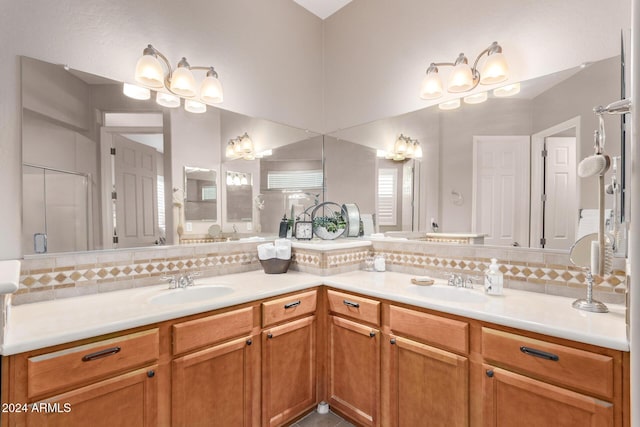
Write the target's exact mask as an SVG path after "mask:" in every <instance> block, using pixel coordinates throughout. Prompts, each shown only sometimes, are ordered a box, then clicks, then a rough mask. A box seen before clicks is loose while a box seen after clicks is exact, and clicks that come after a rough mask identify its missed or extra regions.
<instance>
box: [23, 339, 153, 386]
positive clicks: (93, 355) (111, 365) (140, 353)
mask: <svg viewBox="0 0 640 427" xmlns="http://www.w3.org/2000/svg"><path fill="white" fill-rule="evenodd" d="M158 337H159V335H158V329H152V330H149V331H144V332H138V333H135V334H130V335H125V336H122V337H118V338H113V339H110V340H104V341H99V342H95V343H92V344H86V345H81V346H78V347H72V348H68V349H65V350H60V351H56V352H53V353H47V354H43V355H40V356H35V357H30V358H29V359H28V360H27V378H28V395H29V397H30V398H31V397H34V396H41V395H44V394H47V393H51V392H53V391H56V390H60V389H64V388H68V387H71V386H75V385H80V384H85V383H89V382H92V381H95V380H98V379H101V378H104V377H106V376H108V375H109V374H113V373H115V372H123V371H125V370H127V369H130V368H134V367H138V366H141V365H144V364H146V363H151V362H155V361H156V360H158V354H159V338H158Z"/></svg>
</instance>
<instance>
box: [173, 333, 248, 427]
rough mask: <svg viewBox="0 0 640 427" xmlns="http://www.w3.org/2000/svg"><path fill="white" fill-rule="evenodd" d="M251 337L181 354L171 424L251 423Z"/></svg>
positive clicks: (175, 373) (176, 366)
mask: <svg viewBox="0 0 640 427" xmlns="http://www.w3.org/2000/svg"><path fill="white" fill-rule="evenodd" d="M253 344H254V343H253V338H252V337H243V338H240V339H236V340H233V341H230V342H226V343H223V344H219V345H214V346H211V347H209V348H207V349H204V350H200V351H197V352H195V353H192V354H189V355H186V356H182V357H179V358H177V359H175V360H173V362H172V385H171V394H172V425H173V426H174V427H179V426H185V427H186V426H189V427H191V426H193V427H196V426H210V425H212V421H213V420H224V424H225V425H233V426H239V427H241V426H250V425H251V423H252V416H251V415H252V414H251V411H252V399H253V398H254V394H253V382H252V378H253V373H252V370H253V369H256V367H254V364H253V363H252V360H253V357H252V353H253V352H254V351H255V348H256V346H255V345H253Z"/></svg>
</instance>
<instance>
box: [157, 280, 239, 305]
mask: <svg viewBox="0 0 640 427" xmlns="http://www.w3.org/2000/svg"><path fill="white" fill-rule="evenodd" d="M233 291H234V290H233V288H231V287H229V286H220V285H213V286H195V287H188V288H181V289H171V290H166V291H164V292H163V293H161V294H160V295H155V296H153V297H151V298H149V302H150V303H151V304H157V305H173V304H186V303H189V302H196V301H203V300H208V299H212V298H218V297H222V296H225V295H229V294H230V293H232V292H233Z"/></svg>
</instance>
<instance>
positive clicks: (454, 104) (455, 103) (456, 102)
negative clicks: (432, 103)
mask: <svg viewBox="0 0 640 427" xmlns="http://www.w3.org/2000/svg"><path fill="white" fill-rule="evenodd" d="M459 107H460V98H456V99H452V100H451V101H445V102H441V103H440V104H438V108H439V109H441V110H455V109H456V108H459Z"/></svg>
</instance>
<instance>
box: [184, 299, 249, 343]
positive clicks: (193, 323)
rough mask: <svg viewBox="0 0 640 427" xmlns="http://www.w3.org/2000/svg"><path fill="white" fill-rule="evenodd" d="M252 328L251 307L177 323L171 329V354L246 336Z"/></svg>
mask: <svg viewBox="0 0 640 427" xmlns="http://www.w3.org/2000/svg"><path fill="white" fill-rule="evenodd" d="M252 327H253V307H247V308H241V309H239V310H234V311H229V312H227V313H222V314H215V315H213V316H208V317H203V318H201V319H196V320H189V321H188V322H182V323H177V324H175V325H173V327H172V330H173V354H178V353H184V352H185V351H189V350H193V349H196V348H199V347H204V346H206V345H210V344H215V343H216V342H220V341H224V340H226V339H229V338H234V337H237V336H240V335H244V334H248V333H249V332H251V329H252Z"/></svg>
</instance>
